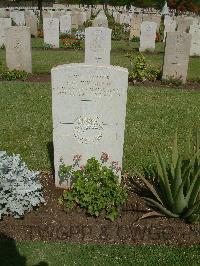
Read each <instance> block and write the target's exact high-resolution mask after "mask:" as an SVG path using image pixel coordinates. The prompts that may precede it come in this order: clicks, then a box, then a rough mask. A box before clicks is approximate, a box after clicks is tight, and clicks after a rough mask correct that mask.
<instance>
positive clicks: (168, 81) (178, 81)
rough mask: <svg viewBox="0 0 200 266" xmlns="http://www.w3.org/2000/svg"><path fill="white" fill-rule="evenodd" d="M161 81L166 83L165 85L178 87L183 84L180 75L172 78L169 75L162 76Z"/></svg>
mask: <svg viewBox="0 0 200 266" xmlns="http://www.w3.org/2000/svg"><path fill="white" fill-rule="evenodd" d="M162 83H163V84H166V85H174V86H176V87H179V86H181V85H182V84H183V81H182V79H181V77H180V78H179V79H178V78H173V77H169V78H163V79H162Z"/></svg>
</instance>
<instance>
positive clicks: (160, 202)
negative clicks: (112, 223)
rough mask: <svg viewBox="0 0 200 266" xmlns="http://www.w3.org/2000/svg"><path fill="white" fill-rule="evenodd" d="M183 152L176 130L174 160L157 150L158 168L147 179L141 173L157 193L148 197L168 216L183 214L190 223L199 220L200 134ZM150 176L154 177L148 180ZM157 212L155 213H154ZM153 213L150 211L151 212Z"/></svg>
mask: <svg viewBox="0 0 200 266" xmlns="http://www.w3.org/2000/svg"><path fill="white" fill-rule="evenodd" d="M186 143H187V145H186V149H185V152H184V154H183V155H181V154H180V153H179V151H178V145H177V133H176V135H175V140H174V145H173V149H172V159H171V163H167V162H165V160H164V159H163V156H162V155H161V152H160V151H159V150H158V149H156V153H155V159H156V167H154V168H153V169H151V171H150V173H149V175H148V177H147V178H144V177H143V176H141V179H142V180H143V182H144V184H145V185H146V186H147V188H148V189H149V190H150V191H151V193H152V194H153V195H154V198H145V199H146V200H147V202H149V203H150V204H151V205H153V206H154V208H155V209H156V210H157V212H158V213H161V214H164V215H166V216H168V217H174V218H176V217H180V218H182V219H185V220H186V221H189V222H199V221H200V134H199V132H198V130H197V131H196V135H195V140H194V141H191V139H188V141H187V142H186ZM149 177H153V178H151V179H150V180H149ZM152 215H155V212H152ZM148 216H150V214H148Z"/></svg>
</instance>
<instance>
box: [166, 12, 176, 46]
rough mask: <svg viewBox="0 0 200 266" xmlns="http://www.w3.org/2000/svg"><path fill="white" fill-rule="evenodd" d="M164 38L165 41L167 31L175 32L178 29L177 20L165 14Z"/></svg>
mask: <svg viewBox="0 0 200 266" xmlns="http://www.w3.org/2000/svg"><path fill="white" fill-rule="evenodd" d="M164 27H165V28H164V38H163V41H165V38H166V34H167V32H174V31H175V30H176V20H174V19H173V18H172V17H170V16H165V19H164Z"/></svg>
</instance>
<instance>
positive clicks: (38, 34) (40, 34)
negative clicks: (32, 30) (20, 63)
mask: <svg viewBox="0 0 200 266" xmlns="http://www.w3.org/2000/svg"><path fill="white" fill-rule="evenodd" d="M37 37H38V38H43V37H44V33H43V30H42V29H39V30H38V32H37Z"/></svg>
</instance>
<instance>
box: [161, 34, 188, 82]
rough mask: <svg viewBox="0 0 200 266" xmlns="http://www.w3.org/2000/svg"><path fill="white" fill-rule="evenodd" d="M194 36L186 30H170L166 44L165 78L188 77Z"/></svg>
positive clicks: (182, 78) (183, 78)
mask: <svg viewBox="0 0 200 266" xmlns="http://www.w3.org/2000/svg"><path fill="white" fill-rule="evenodd" d="M191 39H192V36H191V34H189V33H185V32H168V33H167V38H166V46H165V57H164V65H163V79H180V80H182V81H183V83H185V82H186V79H187V70H188V62H189V54H190V46H191Z"/></svg>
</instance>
